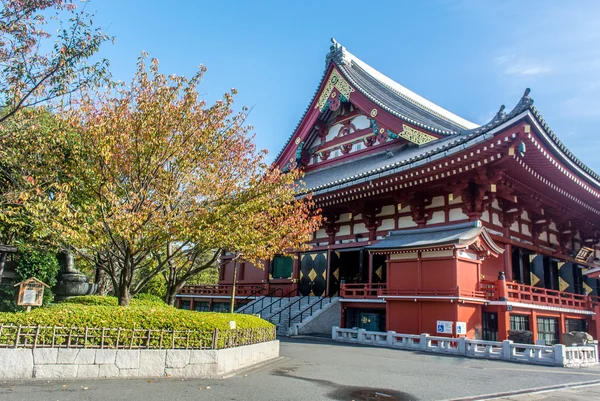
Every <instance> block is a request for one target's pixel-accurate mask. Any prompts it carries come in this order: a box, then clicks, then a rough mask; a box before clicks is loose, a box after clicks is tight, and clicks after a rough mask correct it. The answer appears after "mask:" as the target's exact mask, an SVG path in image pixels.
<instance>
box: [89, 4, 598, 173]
mask: <svg viewBox="0 0 600 401" xmlns="http://www.w3.org/2000/svg"><path fill="white" fill-rule="evenodd" d="M88 10H90V11H96V17H95V21H96V23H98V24H99V25H101V26H103V27H104V28H105V30H106V31H107V32H108V33H109V34H110V35H114V36H116V42H115V44H114V45H106V46H105V47H104V48H103V49H102V51H101V52H102V55H103V56H104V57H106V58H108V59H110V61H111V66H112V68H111V69H112V72H113V75H114V78H116V79H119V80H129V79H130V78H131V77H132V76H133V73H134V71H135V62H136V59H137V57H138V56H139V54H140V52H141V51H142V50H144V51H147V52H149V54H150V56H151V57H155V58H158V59H159V60H160V64H161V70H162V71H163V72H164V73H167V74H172V73H174V74H179V75H187V76H191V75H192V74H193V73H194V72H195V71H196V70H197V67H198V65H200V64H204V65H205V66H207V68H208V72H207V74H206V76H205V79H204V81H203V83H202V85H201V86H200V92H201V93H202V94H203V95H204V97H205V98H206V99H207V100H208V101H214V100H216V99H218V98H219V97H220V96H221V94H222V93H223V92H225V91H227V90H229V89H230V88H236V89H237V90H238V91H239V95H238V97H237V104H238V105H239V106H242V105H246V106H249V107H252V108H253V110H252V113H251V115H250V118H249V121H250V123H251V124H252V125H253V126H254V128H255V131H256V142H257V145H258V146H259V147H260V148H266V149H268V150H269V156H270V157H271V158H273V157H275V155H277V154H278V153H279V150H280V149H281V147H282V146H283V145H284V144H285V141H286V140H287V138H288V137H289V135H290V133H291V131H292V130H293V129H294V128H295V126H296V124H297V123H298V121H299V119H300V117H301V116H302V114H303V112H304V110H305V108H306V107H307V105H308V103H309V101H310V100H311V98H312V96H313V93H314V91H315V89H316V86H317V84H318V82H319V80H320V78H321V75H322V73H323V68H324V63H325V55H326V53H327V52H328V50H329V46H330V41H329V40H330V38H331V37H335V38H336V40H337V41H338V42H340V43H341V44H342V45H344V46H345V47H346V48H347V49H348V50H349V51H350V52H352V53H353V54H354V55H356V56H357V57H359V58H361V59H362V60H363V61H365V62H366V63H368V64H370V65H371V66H372V67H374V68H376V69H377V70H379V71H381V72H382V73H384V74H386V75H388V76H389V77H391V78H392V79H394V80H395V81H397V82H399V83H400V84H402V85H404V86H406V87H407V88H409V89H411V90H413V91H414V92H416V93H418V94H420V95H421V96H423V97H425V98H427V99H429V100H431V101H433V102H434V103H437V104H439V105H440V106H442V107H444V108H446V109H448V110H450V111H452V112H454V113H455V114H458V115H460V116H461V117H463V118H466V119H468V120H471V121H473V122H475V123H478V124H482V123H485V122H487V121H489V120H490V119H491V118H492V116H493V115H494V114H495V113H496V112H497V110H498V108H499V107H500V105H501V104H505V105H506V106H507V108H508V109H509V110H510V109H511V108H512V107H513V106H514V105H515V104H516V102H517V101H518V100H519V98H520V97H521V95H522V93H523V91H524V89H525V88H526V87H531V89H532V93H531V96H532V97H533V99H534V100H535V104H536V106H537V107H538V109H539V110H540V111H541V113H542V115H543V116H544V118H545V119H546V121H547V122H548V123H549V124H550V126H551V127H552V129H553V130H554V131H555V132H556V133H557V135H558V136H559V137H560V138H561V139H562V140H563V142H565V144H566V145H567V147H569V149H570V150H571V151H573V153H575V155H576V156H577V157H579V158H580V159H581V160H582V161H583V162H584V163H586V164H588V165H589V166H590V167H591V168H593V169H594V170H595V171H597V172H600V157H598V156H597V154H596V153H597V152H599V151H600V45H599V44H600V1H596V0H590V1H583V0H579V1H568V2H567V1H550V0H528V1H516V0H515V1H508V0H507V1H487V0H470V1H469V0H438V1H433V0H431V1H418V2H417V1H413V2H408V1H399V0H396V1H373V0H371V1H352V0H346V1H343V2H342V1H330V2H327V1H322V0H321V1H313V0H304V1H296V2H291V1H281V0H280V1H252V2H250V1H227V0H215V1H200V0H197V1H193V0H187V1H184V0H171V1H164V0H162V1H158V0H145V1H143V0H92V2H91V4H89V5H88Z"/></svg>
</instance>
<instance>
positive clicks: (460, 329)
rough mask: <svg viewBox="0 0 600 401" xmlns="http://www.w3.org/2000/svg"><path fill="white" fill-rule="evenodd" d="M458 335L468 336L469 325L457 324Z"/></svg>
mask: <svg viewBox="0 0 600 401" xmlns="http://www.w3.org/2000/svg"><path fill="white" fill-rule="evenodd" d="M456 334H457V335H459V336H464V335H467V323H466V322H456Z"/></svg>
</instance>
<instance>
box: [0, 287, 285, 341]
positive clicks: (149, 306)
mask: <svg viewBox="0 0 600 401" xmlns="http://www.w3.org/2000/svg"><path fill="white" fill-rule="evenodd" d="M99 298H105V299H103V300H100V299H99ZM86 302H87V304H86ZM113 302H114V304H115V305H116V301H115V300H113V299H111V298H109V297H97V296H96V297H94V296H92V297H77V298H76V299H72V300H71V301H70V302H64V303H60V304H54V305H51V306H49V307H45V308H38V309H34V310H33V311H31V312H30V313H23V312H18V313H0V325H9V324H13V325H15V326H44V327H50V328H49V329H45V330H41V331H40V332H39V333H38V339H37V343H38V344H45V345H48V344H56V345H60V344H64V341H66V338H67V336H72V337H73V338H77V339H78V340H76V342H75V344H76V345H77V346H92V347H93V346H98V345H99V341H100V340H99V336H98V338H94V336H88V335H87V334H86V335H85V337H84V332H85V333H88V331H89V329H90V328H98V329H102V328H111V329H120V330H119V333H118V338H119V341H120V342H119V343H120V344H123V343H128V342H130V344H131V346H132V347H148V348H158V347H159V346H160V347H162V348H207V347H211V346H212V341H213V335H214V332H215V329H217V331H218V333H219V334H218V344H215V345H217V347H218V348H223V347H227V346H231V344H233V342H235V343H236V345H239V344H251V343H255V342H260V341H268V340H272V339H274V336H275V330H274V326H273V325H272V324H271V323H269V322H267V321H265V320H263V319H260V318H258V317H256V316H251V315H244V314H229V313H214V312H194V311H187V310H182V309H176V308H173V307H171V306H167V305H166V304H164V303H163V304H158V303H157V302H156V301H149V300H135V299H134V300H132V303H131V305H130V306H128V307H118V306H112V305H98V303H107V304H112V303H113ZM89 303H96V304H95V305H90V304H89ZM231 321H235V322H236V324H235V326H236V330H232V329H231V327H230V323H229V322H231ZM55 326H56V327H61V328H64V329H58V331H57V330H56V329H54V327H55ZM86 328H88V330H86ZM134 329H135V330H134ZM92 331H93V330H92ZM144 331H145V333H147V334H143V333H144ZM165 331H166V332H167V333H168V332H173V331H177V332H179V334H175V335H173V336H172V338H170V339H169V341H168V344H163V340H164V339H163V337H164V335H168V334H165ZM95 332H98V331H95ZM28 333H30V334H31V335H32V336H33V335H34V334H35V329H30V332H28ZM107 333H108V334H110V333H112V332H109V331H107ZM115 333H116V332H114V333H113V334H115ZM136 333H137V334H136ZM139 333H142V334H143V336H140V334H139ZM161 333H162V334H161ZM182 333H183V334H182ZM186 333H187V335H186ZM265 333H266V334H265ZM57 335H58V336H57ZM176 336H178V338H175V337H176ZM53 337H54V339H53ZM234 337H235V339H234ZM259 337H260V338H259ZM57 338H58V340H57ZM110 338H111V336H110V335H107V336H106V338H105V339H104V342H103V344H104V345H105V346H108V347H111V345H112V346H114V344H113V343H115V342H116V341H115V339H114V338H113V339H112V340H111V339H110ZM115 338H116V336H115ZM15 340H16V330H10V329H8V330H7V329H6V328H5V329H4V330H3V331H2V333H1V334H0V344H14V343H15ZM32 340H33V337H31V338H28V339H27V340H19V341H18V342H19V343H23V341H29V342H30V343H31V342H32ZM77 341H79V342H77ZM111 342H112V343H111Z"/></svg>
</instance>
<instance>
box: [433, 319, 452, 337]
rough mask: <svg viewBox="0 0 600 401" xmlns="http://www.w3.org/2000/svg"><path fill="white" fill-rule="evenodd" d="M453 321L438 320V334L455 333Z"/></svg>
mask: <svg viewBox="0 0 600 401" xmlns="http://www.w3.org/2000/svg"><path fill="white" fill-rule="evenodd" d="M452 326H453V323H452V322H450V321H447V320H438V321H437V332H438V334H453V333H454V332H453V331H452Z"/></svg>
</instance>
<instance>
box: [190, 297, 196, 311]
mask: <svg viewBox="0 0 600 401" xmlns="http://www.w3.org/2000/svg"><path fill="white" fill-rule="evenodd" d="M195 303H196V301H195V298H193V297H192V298H190V310H191V311H192V310H195V309H194V304H195Z"/></svg>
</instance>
